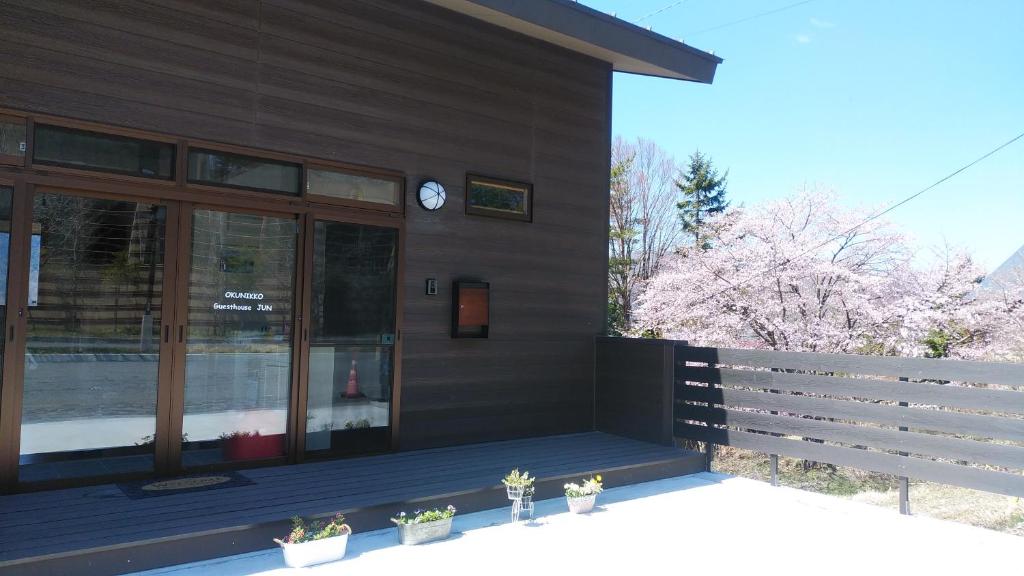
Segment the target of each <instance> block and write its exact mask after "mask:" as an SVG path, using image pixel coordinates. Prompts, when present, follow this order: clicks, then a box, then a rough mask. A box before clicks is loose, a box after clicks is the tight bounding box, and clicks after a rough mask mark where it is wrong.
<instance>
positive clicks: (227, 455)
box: [221, 434, 284, 460]
mask: <svg viewBox="0 0 1024 576" xmlns="http://www.w3.org/2000/svg"><path fill="white" fill-rule="evenodd" d="M221 450H222V452H223V455H224V459H225V460H258V459H262V458H276V457H278V456H283V455H284V434H270V435H268V436H263V435H253V436H232V437H230V438H225V439H224V440H223V441H222V443H221Z"/></svg>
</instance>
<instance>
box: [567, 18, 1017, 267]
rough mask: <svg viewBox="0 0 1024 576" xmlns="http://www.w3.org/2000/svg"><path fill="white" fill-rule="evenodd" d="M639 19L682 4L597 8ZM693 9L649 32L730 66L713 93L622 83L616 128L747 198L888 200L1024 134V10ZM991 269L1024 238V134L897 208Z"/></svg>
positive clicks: (622, 77)
mask: <svg viewBox="0 0 1024 576" xmlns="http://www.w3.org/2000/svg"><path fill="white" fill-rule="evenodd" d="M584 3H585V4H587V5H588V6H591V7H593V8H596V9H598V10H602V11H604V12H609V13H613V12H614V13H616V15H617V16H618V17H619V18H622V19H624V20H628V21H636V20H638V19H640V18H642V17H643V16H645V15H647V14H650V13H651V12H654V11H656V10H658V9H660V8H663V7H665V6H667V5H670V4H673V3H674V2H672V1H670V0H628V1H627V0H584ZM792 3H794V1H793V0H789V1H787V0H729V1H723V0H685V1H684V2H682V3H681V4H680V5H678V6H674V7H672V8H670V9H668V10H665V11H664V12H662V13H660V14H657V15H654V16H652V17H650V18H648V19H646V20H643V21H641V22H640V24H641V25H644V26H647V25H650V26H652V28H653V30H654V31H655V32H659V33H661V34H664V35H666V36H669V37H672V38H676V39H683V40H684V41H685V42H686V43H687V44H690V45H692V46H695V47H697V48H700V49H702V50H708V51H713V52H714V53H715V54H716V55H718V56H720V57H722V58H724V59H725V62H724V63H723V64H722V65H721V66H719V68H718V73H717V76H716V78H715V82H714V84H713V85H711V86H707V85H700V84H692V83H687V82H678V81H671V80H665V79H660V78H646V77H641V76H633V75H628V74H616V75H615V88H614V98H615V101H614V111H613V114H614V116H613V118H614V120H613V122H614V131H615V133H616V134H621V135H623V136H626V137H635V136H644V137H647V138H651V139H653V140H654V141H656V142H657V143H658V144H660V145H661V146H662V147H664V148H666V149H667V150H669V152H671V153H672V154H673V155H675V156H676V157H677V158H679V159H684V158H685V157H687V156H688V155H689V154H690V153H691V152H693V151H694V150H696V149H698V148H699V149H700V150H701V151H703V152H706V153H708V154H710V155H711V157H712V158H713V160H714V162H715V164H716V166H719V167H721V168H723V169H725V168H728V169H729V194H730V196H731V198H732V200H733V201H734V202H746V203H752V202H757V201H759V200H763V199H766V198H773V197H778V196H783V195H785V194H788V193H790V192H792V191H793V190H794V189H796V188H798V187H800V186H802V185H803V184H804V183H807V184H815V183H818V184H822V185H825V186H828V187H832V188H834V189H836V190H837V191H838V193H839V194H840V195H841V197H842V198H843V200H844V202H846V203H848V204H850V205H861V206H866V207H869V208H875V207H882V206H887V205H889V204H891V203H894V202H895V201H897V200H900V199H902V198H904V197H906V196H909V195H910V194H912V193H914V192H917V191H919V190H921V189H922V188H924V187H926V186H928V185H929V184H932V183H933V182H935V181H936V180H938V179H939V178H941V177H943V176H945V175H946V174H948V173H950V172H952V171H953V170H955V169H957V168H959V167H960V166H962V165H964V164H966V163H968V162H970V161H971V160H973V159H975V158H977V157H978V156H981V155H982V154H984V153H985V152H988V151H989V150H991V149H992V148H995V147H996V146H998V145H999V144H1002V143H1003V142H1005V141H1007V140H1009V139H1011V138H1012V137H1014V136H1016V135H1017V134H1020V133H1021V132H1024V1H1022V0H1002V1H996V0H983V1H968V0H960V1H952V0H932V1H921V0H900V1H883V0H857V1H851V0H814V1H811V2H808V3H806V4H803V5H800V6H797V7H794V8H792V9H788V10H785V11H782V12H778V13H776V14H772V15H768V16H764V17H761V18H757V19H754V20H750V21H748V22H744V23H740V24H736V25H732V26H728V27H725V28H722V29H720V30H715V31H709V32H704V33H700V31H702V30H705V29H707V28H711V27H715V26H718V25H720V24H723V23H728V22H732V21H735V20H739V19H742V18H746V17H749V16H752V15H755V14H758V13H761V12H766V11H769V10H772V9H775V8H779V7H783V6H786V5H788V4H792ZM890 219H891V220H892V221H893V222H894V223H895V224H896V225H898V226H899V227H900V228H901V229H903V230H904V231H906V232H907V233H909V234H910V235H911V236H913V237H915V238H916V240H917V243H918V245H920V246H922V247H926V246H930V245H939V244H942V243H943V242H949V243H950V244H952V245H954V246H959V247H962V248H965V249H968V250H970V251H971V252H972V253H973V254H974V255H975V256H976V258H977V260H978V261H979V263H981V264H982V265H983V266H985V267H986V268H988V269H991V268H993V267H995V266H997V265H999V264H1000V263H1001V262H1002V261H1003V260H1004V259H1006V258H1007V257H1009V256H1010V254H1012V253H1013V252H1014V251H1015V250H1016V249H1017V248H1019V247H1020V246H1021V245H1022V244H1024V140H1019V141H1017V142H1016V143H1015V144H1014V145H1012V146H1011V147H1008V148H1006V149H1004V150H1003V151H1002V152H1000V153H999V154H998V155H996V156H993V157H991V158H989V159H988V160H986V161H985V162H983V163H981V164H978V165H977V166H976V167H974V168H972V169H971V170H969V171H967V172H964V173H962V174H961V175H959V176H957V177H956V178H955V179H953V180H950V181H949V182H947V183H945V184H943V185H941V186H939V187H937V188H935V189H933V190H931V191H930V192H928V193H926V194H924V195H923V196H921V197H920V198H918V199H917V200H915V201H913V202H911V203H909V204H907V205H906V206H904V207H902V208H899V209H897V210H896V211H894V212H893V213H891V214H890Z"/></svg>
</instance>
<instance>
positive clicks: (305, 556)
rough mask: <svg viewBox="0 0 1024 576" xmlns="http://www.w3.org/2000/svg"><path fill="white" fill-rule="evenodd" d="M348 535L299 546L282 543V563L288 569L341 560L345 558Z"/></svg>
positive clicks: (304, 543) (303, 543)
mask: <svg viewBox="0 0 1024 576" xmlns="http://www.w3.org/2000/svg"><path fill="white" fill-rule="evenodd" d="M349 534H351V532H349ZM349 534H342V535H341V536H333V537H331V538H324V539H322V540H313V541H311V542H301V543H299V544H288V543H282V544H281V550H282V551H283V552H284V563H285V564H286V565H287V566H288V567H290V568H304V567H306V566H312V565H314V564H323V563H324V562H334V561H336V560H341V559H342V558H344V556H345V548H346V547H347V546H348V536H349Z"/></svg>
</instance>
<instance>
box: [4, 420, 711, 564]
mask: <svg viewBox="0 0 1024 576" xmlns="http://www.w3.org/2000/svg"><path fill="white" fill-rule="evenodd" d="M512 467H519V468H520V469H527V470H529V471H530V472H531V474H533V475H535V476H537V477H538V479H539V480H538V484H537V497H538V498H550V497H553V496H556V495H558V494H559V493H560V492H561V489H562V484H563V483H564V482H565V481H567V480H568V479H579V478H580V477H582V476H584V475H589V474H592V473H600V474H602V475H603V476H604V480H605V485H606V486H608V487H613V486H622V485H626V484H632V483H636V482H644V481H649V480H654V479H660V478H667V477H671V476H679V475H683V474H690V473H694V472H698V471H701V470H703V467H704V460H703V455H701V454H698V453H694V452H687V451H683V450H677V449H674V448H669V447H665V446H659V445H656V444H649V443H645V442H638V441H635V440H630V439H626V438H621V437H618V436H613V435H609V434H603V433H599V432H592V433H585V434H571V435H564V436H549V437H542V438H531V439H523V440H511V441H505V442H490V443H485V444H473V445H468V446H458V447H451V448H438V449H431V450H421V451H413V452H401V453H395V454H386V455H380V456H370V457H363V458H353V459H347V460H334V461H325V462H315V463H308V464H300V465H294V466H281V467H274V468H260V469H253V470H246V471H243V472H242V473H241V474H242V475H244V476H245V477H247V478H249V479H250V480H252V481H253V483H252V484H250V485H246V486H236V487H226V488H218V489H211V490H206V491H202V492H192V493H187V494H175V495H165V496H158V497H150V498H143V499H135V500H133V499H130V498H128V497H127V496H125V495H124V494H123V493H122V491H121V489H120V488H119V487H117V486H116V485H110V484H108V485H103V486H92V487H87V488H76V489H70V490H59V491H50V492H38V493H29V494H16V495H10V496H3V497H0V514H2V515H0V574H18V575H19V576H30V575H36V574H39V575H42V574H70V573H73V574H76V575H86V574H121V573H125V572H131V571H137V570H144V569H148V568H155V567H161V566H168V565H173V564H180V563H182V562H190V561H195V560H202V559H206V558H214V557H218V556H225V555H229V554H239V553H242V552H249V551H253V550H259V549H263V548H268V547H272V546H273V543H272V542H271V538H272V537H273V536H278V535H282V534H284V533H286V532H287V525H288V521H287V519H288V518H289V517H291V516H294V515H296V514H298V515H302V516H313V515H323V514H329V513H333V512H336V511H342V512H344V513H345V514H346V516H347V517H348V519H349V523H350V524H351V525H352V526H353V529H354V530H355V532H357V533H358V532H363V531H366V530H374V529H378V528H383V527H386V526H388V525H389V522H388V518H390V516H392V515H394V514H396V513H397V512H399V511H400V510H403V509H404V510H406V511H411V510H412V509H413V508H417V507H426V506H435V505H446V504H449V503H452V504H454V505H455V506H456V507H458V508H459V509H460V511H462V512H471V511H476V510H483V509H487V508H496V507H500V506H505V505H507V504H508V501H507V499H506V497H505V494H504V489H503V488H502V487H501V485H500V479H501V477H502V476H503V475H504V474H505V473H506V472H507V471H508V470H509V469H510V468H512Z"/></svg>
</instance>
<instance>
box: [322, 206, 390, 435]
mask: <svg viewBox="0 0 1024 576" xmlns="http://www.w3.org/2000/svg"><path fill="white" fill-rule="evenodd" d="M397 257H398V233H397V232H396V231H395V230H394V229H391V228H380V227H375V226H363V225H357V224H343V223H338V222H323V221H318V222H316V225H315V230H314V242H313V278H312V301H311V303H310V304H311V318H310V335H309V340H310V344H309V398H308V403H307V412H306V420H307V422H306V450H307V451H318V450H331V451H334V452H366V451H370V450H375V449H383V448H386V447H387V443H388V426H389V422H390V412H391V381H392V369H393V366H394V354H393V352H394V343H395V334H394V331H395V328H394V327H395V282H396V270H397Z"/></svg>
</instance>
